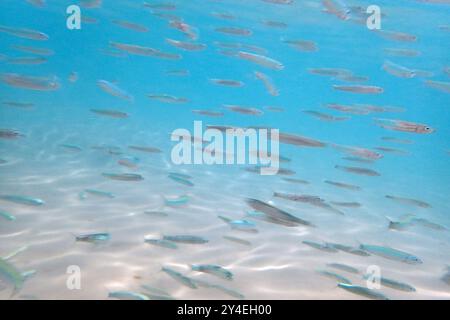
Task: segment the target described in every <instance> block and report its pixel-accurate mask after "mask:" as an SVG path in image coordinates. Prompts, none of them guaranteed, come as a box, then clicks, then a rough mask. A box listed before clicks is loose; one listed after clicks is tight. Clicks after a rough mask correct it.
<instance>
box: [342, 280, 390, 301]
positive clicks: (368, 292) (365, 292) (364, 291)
mask: <svg viewBox="0 0 450 320" xmlns="http://www.w3.org/2000/svg"><path fill="white" fill-rule="evenodd" d="M338 287H339V288H342V289H344V290H347V291H349V292H351V293H354V294H357V295H360V296H363V297H366V298H369V299H374V300H389V299H388V298H387V297H386V296H385V295H384V294H382V293H380V292H377V291H375V290H372V289H369V288H366V287H361V286H356V285H351V284H346V283H339V284H338Z"/></svg>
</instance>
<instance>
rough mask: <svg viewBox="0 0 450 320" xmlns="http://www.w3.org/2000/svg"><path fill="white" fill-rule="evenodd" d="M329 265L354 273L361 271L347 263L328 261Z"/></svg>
mask: <svg viewBox="0 0 450 320" xmlns="http://www.w3.org/2000/svg"><path fill="white" fill-rule="evenodd" d="M327 266H328V267H330V268H335V269H339V270H342V271H345V272H350V273H354V274H358V273H359V270H358V269H356V268H354V267H352V266H349V265H346V264H342V263H328V264H327Z"/></svg>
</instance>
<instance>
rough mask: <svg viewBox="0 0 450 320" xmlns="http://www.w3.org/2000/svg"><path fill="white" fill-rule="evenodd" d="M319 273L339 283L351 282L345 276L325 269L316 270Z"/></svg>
mask: <svg viewBox="0 0 450 320" xmlns="http://www.w3.org/2000/svg"><path fill="white" fill-rule="evenodd" d="M317 272H319V273H320V274H321V275H323V276H325V277H328V278H331V279H333V280H336V281H337V282H339V283H345V284H351V283H352V282H351V281H350V280H348V279H347V278H346V277H343V276H341V275H340V274H337V273H335V272H331V271H327V270H318V271H317Z"/></svg>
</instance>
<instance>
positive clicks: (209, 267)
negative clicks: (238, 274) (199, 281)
mask: <svg viewBox="0 0 450 320" xmlns="http://www.w3.org/2000/svg"><path fill="white" fill-rule="evenodd" d="M191 269H192V270H194V271H198V272H205V273H209V274H212V275H215V276H217V277H219V278H222V279H225V280H233V273H231V272H230V271H228V270H227V269H225V268H223V267H221V266H218V265H215V264H193V265H191Z"/></svg>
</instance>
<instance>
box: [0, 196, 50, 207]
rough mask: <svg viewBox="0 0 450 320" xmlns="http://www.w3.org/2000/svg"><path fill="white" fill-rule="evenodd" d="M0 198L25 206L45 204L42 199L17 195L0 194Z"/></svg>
mask: <svg viewBox="0 0 450 320" xmlns="http://www.w3.org/2000/svg"><path fill="white" fill-rule="evenodd" d="M0 200H5V201H9V202H13V203H17V204H23V205H27V206H42V205H44V204H45V202H44V200H41V199H38V198H31V197H27V196H19V195H0Z"/></svg>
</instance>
